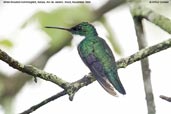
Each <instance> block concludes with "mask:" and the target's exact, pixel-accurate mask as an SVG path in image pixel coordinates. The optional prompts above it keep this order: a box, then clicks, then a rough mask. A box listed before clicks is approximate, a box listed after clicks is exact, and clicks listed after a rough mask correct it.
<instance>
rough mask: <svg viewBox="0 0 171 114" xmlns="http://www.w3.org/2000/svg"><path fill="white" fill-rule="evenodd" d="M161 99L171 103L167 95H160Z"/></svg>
mask: <svg viewBox="0 0 171 114" xmlns="http://www.w3.org/2000/svg"><path fill="white" fill-rule="evenodd" d="M160 98H161V99H163V100H166V101H168V102H171V97H167V96H165V95H160Z"/></svg>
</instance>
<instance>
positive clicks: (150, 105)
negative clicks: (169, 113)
mask: <svg viewBox="0 0 171 114" xmlns="http://www.w3.org/2000/svg"><path fill="white" fill-rule="evenodd" d="M131 9H132V8H131ZM133 20H134V26H135V30H136V35H137V41H138V46H139V50H140V49H143V48H145V47H147V43H146V39H145V37H144V30H143V24H142V18H141V17H134V15H133ZM141 68H142V75H143V82H144V90H145V96H146V103H147V109H148V114H155V113H156V110H155V103H154V96H153V90H152V84H151V74H150V72H151V70H150V68H149V60H148V58H144V59H142V60H141Z"/></svg>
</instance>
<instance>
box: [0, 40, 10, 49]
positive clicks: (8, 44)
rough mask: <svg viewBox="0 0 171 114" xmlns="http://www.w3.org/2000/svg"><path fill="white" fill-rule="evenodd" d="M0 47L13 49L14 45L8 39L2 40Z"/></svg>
mask: <svg viewBox="0 0 171 114" xmlns="http://www.w3.org/2000/svg"><path fill="white" fill-rule="evenodd" d="M0 45H2V46H5V47H9V48H11V47H12V46H13V43H12V42H11V41H10V40H8V39H2V40H0Z"/></svg>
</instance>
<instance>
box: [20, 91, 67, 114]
mask: <svg viewBox="0 0 171 114" xmlns="http://www.w3.org/2000/svg"><path fill="white" fill-rule="evenodd" d="M66 94H67V92H66V91H61V92H59V93H57V94H55V95H53V96H51V97H49V98H47V99H45V100H43V101H42V102H40V103H38V104H37V105H34V106H32V107H30V108H29V109H28V110H25V111H24V112H22V113H20V114H30V113H32V112H33V111H35V110H37V109H38V108H40V107H41V106H43V105H45V104H47V103H49V102H51V101H53V100H55V99H57V98H59V97H61V96H64V95H66Z"/></svg>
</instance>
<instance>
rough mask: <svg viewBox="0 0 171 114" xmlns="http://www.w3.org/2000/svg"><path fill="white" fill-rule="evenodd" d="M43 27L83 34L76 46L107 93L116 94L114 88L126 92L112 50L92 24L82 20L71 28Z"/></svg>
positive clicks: (122, 92)
mask: <svg viewBox="0 0 171 114" xmlns="http://www.w3.org/2000/svg"><path fill="white" fill-rule="evenodd" d="M45 28H52V29H61V30H65V31H68V32H70V33H72V34H74V35H80V36H84V37H85V38H84V39H83V40H82V41H81V42H80V43H79V45H78V47H77V49H78V53H79V55H80V57H81V59H82V61H83V62H84V63H85V65H86V66H87V67H88V68H89V69H90V71H91V73H92V74H93V76H94V77H95V78H96V80H97V81H98V82H99V83H100V85H101V86H102V87H103V88H104V89H105V90H106V91H107V92H108V93H109V94H111V95H113V96H116V95H117V93H116V92H115V89H116V90H117V91H118V92H119V93H121V94H123V95H125V94H126V92H125V89H124V87H123V85H122V83H121V81H120V79H119V76H118V72H117V66H116V62H115V58H114V55H113V53H112V50H111V49H110V48H109V46H108V44H107V43H106V41H105V40H104V39H102V38H100V37H99V36H98V34H97V31H96V29H95V27H94V26H93V25H91V24H89V23H88V22H82V23H80V24H78V25H75V26H74V27H71V28H63V27H53V26H46V27H45Z"/></svg>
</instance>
